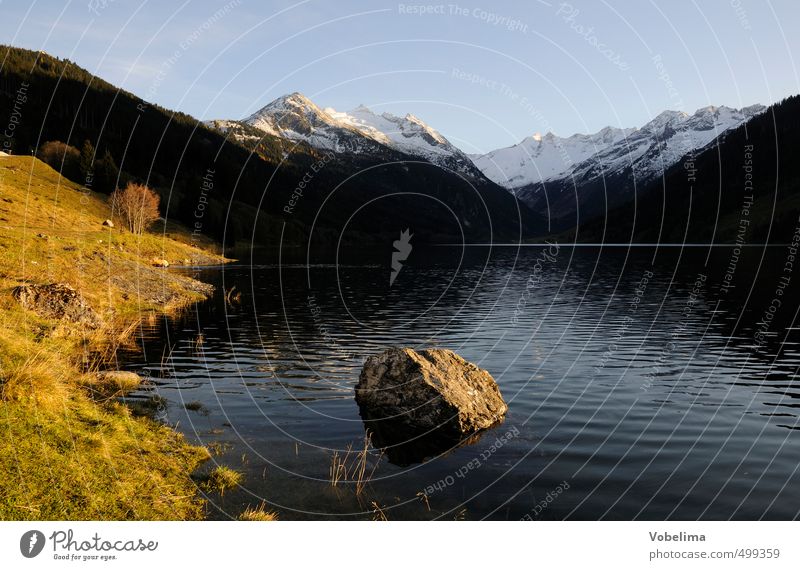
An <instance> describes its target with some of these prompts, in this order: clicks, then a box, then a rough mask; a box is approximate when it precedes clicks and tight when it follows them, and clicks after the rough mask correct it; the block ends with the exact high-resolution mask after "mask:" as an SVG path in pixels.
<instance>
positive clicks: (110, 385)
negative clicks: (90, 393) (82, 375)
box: [93, 370, 142, 397]
mask: <svg viewBox="0 0 800 570" xmlns="http://www.w3.org/2000/svg"><path fill="white" fill-rule="evenodd" d="M141 385H142V378H141V376H139V375H138V374H136V373H135V372H127V371H125V370H104V371H103V372H98V373H97V381H96V384H95V385H94V386H93V388H94V389H95V391H96V392H98V393H100V394H102V395H104V396H107V397H108V396H115V395H122V394H127V393H128V392H132V391H134V390H136V389H137V388H138V387H139V386H141Z"/></svg>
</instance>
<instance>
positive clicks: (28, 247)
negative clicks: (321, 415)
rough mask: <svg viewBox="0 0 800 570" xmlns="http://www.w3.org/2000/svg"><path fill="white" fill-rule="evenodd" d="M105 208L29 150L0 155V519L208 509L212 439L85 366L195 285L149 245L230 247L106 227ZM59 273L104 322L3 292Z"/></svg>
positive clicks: (167, 254) (194, 250) (55, 278)
mask: <svg viewBox="0 0 800 570" xmlns="http://www.w3.org/2000/svg"><path fill="white" fill-rule="evenodd" d="M110 216H111V214H110V210H109V206H108V202H107V198H106V197H105V196H102V195H99V194H95V193H92V192H86V191H83V190H82V189H81V188H80V187H79V186H77V185H76V184H73V183H72V182H69V181H67V180H66V179H63V178H61V177H60V175H59V174H58V173H57V172H55V171H54V170H52V169H51V168H50V167H49V166H47V165H45V164H44V163H42V162H40V161H38V160H37V159H34V158H32V157H24V156H22V157H3V158H0V519H106V520H114V519H197V518H202V517H203V515H204V503H203V502H202V501H201V500H200V498H199V497H198V493H197V487H196V484H195V483H194V481H193V480H192V479H191V477H190V474H191V473H192V471H194V470H195V469H196V468H197V467H198V466H199V465H200V464H201V463H202V462H203V461H205V460H206V459H208V458H209V453H208V451H207V450H206V449H204V448H201V447H196V446H193V445H189V444H188V443H187V442H186V441H184V439H183V437H182V436H181V435H179V434H178V433H176V432H174V431H173V430H171V429H169V428H167V427H165V426H162V425H160V424H157V423H155V422H153V421H151V420H149V419H147V418H143V417H135V416H134V415H133V414H132V413H131V411H130V409H129V408H127V407H125V406H123V405H121V404H119V403H117V401H116V399H115V398H113V395H114V393H116V392H117V391H121V392H124V391H125V390H128V389H130V388H131V386H127V385H126V386H101V385H99V384H98V383H97V380H96V377H95V376H94V374H93V372H94V370H95V369H96V367H97V365H98V363H99V362H102V361H103V360H104V359H108V358H110V357H112V356H113V354H114V352H115V351H116V349H117V348H118V347H119V346H120V345H121V344H123V343H125V342H126V340H127V338H128V337H129V336H130V334H131V333H132V332H133V331H134V330H135V327H136V325H137V324H138V321H139V319H140V318H147V316H148V315H150V316H152V315H153V314H155V313H156V312H160V311H164V310H169V309H172V308H175V307H179V306H181V305H184V304H187V303H190V302H192V301H194V300H198V299H200V298H202V296H203V293H202V288H201V287H198V284H197V282H195V281H193V280H192V279H190V278H188V277H186V276H181V275H178V274H175V273H174V272H167V271H164V270H161V269H158V270H157V269H154V268H152V267H151V260H152V258H154V257H159V258H166V259H168V260H169V261H170V262H171V263H184V262H185V261H189V262H192V263H199V264H203V263H221V262H223V261H224V259H223V258H222V257H221V256H219V255H216V254H214V253H209V251H208V248H209V245H210V244H209V243H208V242H207V241H206V242H204V243H200V244H196V245H199V246H200V247H197V246H196V245H193V244H192V243H191V239H192V238H191V235H190V234H189V233H188V232H186V231H185V230H182V229H180V228H179V227H177V226H174V225H171V224H168V226H167V228H166V232H165V233H160V234H157V233H152V232H151V233H146V234H144V235H141V236H137V235H133V234H131V233H130V232H127V231H126V230H123V229H120V228H119V227H117V228H107V227H104V226H103V225H102V222H103V220H105V219H107V218H110ZM162 230H163V228H162ZM53 282H59V283H67V284H69V285H71V286H72V287H74V288H75V289H76V290H78V291H79V292H80V293H81V295H82V296H83V297H84V298H85V299H86V301H87V303H88V304H89V305H90V306H91V307H92V308H93V309H94V310H95V311H96V312H97V314H98V315H99V316H100V318H101V319H102V320H103V323H104V326H103V327H102V328H100V329H96V330H90V329H87V328H85V327H82V326H79V325H75V324H73V323H69V322H64V321H55V320H52V319H46V318H42V317H39V316H37V315H36V314H35V313H34V312H33V311H29V310H25V309H23V308H22V307H21V306H20V305H19V304H18V303H17V302H16V301H15V300H14V299H13V298H12V297H11V290H12V289H13V287H15V286H17V285H19V284H22V283H53ZM102 388H105V389H106V391H105V392H104V391H103V390H102ZM108 390H111V393H110V394H109V393H108ZM97 393H105V394H106V395H107V396H108V397H107V399H106V400H105V401H103V402H100V401H98V400H97V398H93V397H94V396H96V394H97Z"/></svg>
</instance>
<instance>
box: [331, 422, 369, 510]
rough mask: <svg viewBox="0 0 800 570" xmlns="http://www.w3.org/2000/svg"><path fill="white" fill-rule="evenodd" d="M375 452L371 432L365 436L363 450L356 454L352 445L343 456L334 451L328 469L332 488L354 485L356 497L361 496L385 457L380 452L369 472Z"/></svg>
mask: <svg viewBox="0 0 800 570" xmlns="http://www.w3.org/2000/svg"><path fill="white" fill-rule="evenodd" d="M373 452H374V450H373V448H372V438H371V437H370V434H369V432H367V433H366V434H365V435H364V441H363V444H362V446H361V449H360V450H359V451H358V452H356V453H355V454H354V452H353V446H352V445H348V446H347V449H346V450H345V452H344V453H343V454H340V453H339V452H338V451H334V452H333V454H332V455H331V464H330V467H329V469H328V480H329V482H330V484H331V486H332V487H337V486H338V485H339V484H340V483H342V482H349V483H353V487H354V490H355V494H356V496H360V495H361V493H362V492H363V491H364V489H365V488H366V486H367V484H368V483H369V482H370V481H371V480H372V477H373V476H374V475H375V470H376V469H377V468H378V465H379V464H380V462H381V458H382V457H383V452H382V451H381V452H379V453H378V457H377V459H376V460H375V462H374V463H373V465H372V469H369V470H368V463H369V458H370V457H371V456H372V455H373Z"/></svg>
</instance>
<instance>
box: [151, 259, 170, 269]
mask: <svg viewBox="0 0 800 570" xmlns="http://www.w3.org/2000/svg"><path fill="white" fill-rule="evenodd" d="M152 263H153V267H169V261H167V260H166V259H160V258H158V257H154V258H153V261H152Z"/></svg>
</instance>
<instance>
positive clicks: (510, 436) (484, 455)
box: [125, 247, 800, 520]
mask: <svg viewBox="0 0 800 570" xmlns="http://www.w3.org/2000/svg"><path fill="white" fill-rule="evenodd" d="M786 255H787V250H786V248H771V249H769V250H763V249H757V248H753V249H748V250H746V251H745V252H743V254H742V256H741V258H740V259H739V260H738V261H737V262H732V259H733V252H732V250H730V249H724V248H719V249H713V250H708V249H707V248H705V249H704V248H692V249H689V250H680V249H668V250H661V251H658V252H655V250H653V249H648V248H637V249H634V250H631V251H628V250H625V249H613V250H607V251H606V252H604V253H602V255H601V254H600V252H599V250H598V249H593V248H582V249H570V248H565V247H562V248H550V249H549V250H548V249H547V248H544V249H542V248H525V249H522V250H521V251H517V250H516V249H501V250H497V249H495V250H494V251H490V250H489V249H488V248H475V249H471V250H469V252H468V253H463V252H462V250H461V249H457V248H452V249H444V248H439V249H434V250H427V251H422V250H421V248H418V249H416V250H414V251H413V252H412V254H411V256H410V257H409V259H408V261H407V262H406V263H405V264H404V267H403V269H402V270H401V271H400V273H399V274H398V276H397V279H396V281H395V282H394V284H393V285H392V286H391V287H390V286H389V274H390V257H391V249H388V250H387V251H381V252H369V253H365V252H342V253H340V257H339V259H338V265H336V262H337V260H336V258H335V257H333V256H328V257H324V256H321V257H320V258H314V259H312V260H311V262H312V263H311V264H310V265H308V264H306V263H305V260H294V259H293V260H292V262H289V261H287V260H286V259H283V260H282V263H281V264H280V265H279V264H259V263H258V261H257V260H255V261H254V260H251V259H246V260H244V261H243V262H240V263H239V264H236V265H233V266H227V267H224V268H218V269H207V270H203V271H202V272H200V273H199V278H201V279H203V280H206V281H209V282H212V283H214V284H215V285H216V286H217V295H216V296H215V297H214V298H213V299H211V300H210V301H208V302H204V303H200V304H198V305H197V306H195V307H193V308H192V309H191V310H190V311H188V312H186V313H185V314H184V315H182V316H180V317H177V318H174V319H159V320H156V321H155V322H154V323H152V324H151V325H149V326H146V327H144V328H143V329H142V331H141V337H140V339H139V342H140V345H141V347H140V350H139V351H137V352H132V353H131V354H128V355H126V357H125V358H126V363H127V364H126V365H127V367H128V368H130V369H134V370H138V371H140V372H143V373H145V374H148V375H150V377H151V378H152V379H153V382H154V383H153V385H152V387H151V388H150V389H148V390H145V391H141V392H138V393H136V394H134V395H133V396H132V397H131V400H133V401H134V402H136V401H140V400H142V399H146V398H151V397H152V396H153V395H158V396H160V397H163V398H165V399H166V401H167V405H166V408H165V409H162V410H161V415H162V417H163V419H164V420H165V421H167V422H169V423H171V424H174V425H177V426H178V429H180V430H181V431H183V432H184V433H186V434H187V436H188V437H189V438H190V439H191V440H193V441H200V442H203V443H205V444H209V443H212V442H214V443H213V444H214V445H215V446H216V448H217V449H218V451H219V453H218V454H217V455H216V456H215V458H214V461H219V462H221V463H225V464H227V465H231V466H233V467H235V468H237V469H240V470H242V471H244V472H245V474H246V479H245V482H244V487H243V488H242V489H241V490H237V491H233V492H231V491H229V492H226V493H225V495H224V496H223V497H219V496H213V497H211V500H212V505H213V506H212V507H211V510H210V513H209V516H210V517H211V518H227V517H235V516H236V515H237V513H239V512H240V511H241V510H242V509H243V508H244V507H245V506H247V505H258V504H259V503H260V502H261V500H264V501H266V502H267V503H268V505H269V507H270V508H272V509H276V510H278V511H279V512H280V516H281V518H282V519H301V518H302V519H308V518H311V519H326V518H330V517H339V518H366V519H370V518H373V517H376V516H378V515H376V513H375V511H376V507H379V508H380V510H381V511H382V512H383V514H384V515H385V516H386V517H387V518H389V519H392V520H396V519H428V518H442V519H454V518H455V519H460V518H465V519H484V518H488V519H520V518H523V517H526V516H529V517H530V518H534V519H592V520H594V519H637V518H641V519H698V518H702V519H728V518H735V519H758V518H769V519H793V518H797V517H798V512H799V511H800V500H799V499H800V493H798V485H800V474H799V473H798V468H799V467H800V431H798V427H800V424H799V423H798V415H797V413H798V410H800V383H798V381H797V380H796V377H795V374H796V371H797V367H798V365H800V345H798V342H800V334H799V333H800V330H795V329H793V328H792V327H793V326H795V325H794V324H793V323H794V319H795V317H796V315H797V308H798V304H797V301H796V297H797V295H796V294H795V292H794V289H798V287H795V283H794V281H797V282H800V275H794V276H792V274H791V271H790V270H788V269H786V270H785V269H784V262H785V260H786ZM295 262H296V263H295ZM792 271H793V269H792ZM798 271H800V269H798ZM782 275H786V276H789V277H790V282H789V284H788V286H787V287H785V288H783V289H781V288H780V283H781V282H780V277H781V276H782ZM725 283H730V284H732V285H733V286H734V287H730V288H727V289H725V288H723V287H722V285H723V284H725ZM234 285H235V286H236V290H237V291H240V292H241V301H240V302H239V303H233V304H230V303H226V301H225V298H224V291H225V290H226V289H229V288H230V287H232V286H234ZM778 290H780V292H778ZM775 300H777V303H776V302H775ZM777 304H779V306H776V305H777ZM770 306H772V307H773V309H772V311H771V312H770ZM765 315H767V319H766V320H763V319H764V316H765ZM759 321H761V325H759ZM764 323H766V325H765V324H764ZM798 326H800V325H798ZM759 327H760V328H759ZM201 335H202V336H201ZM390 345H405V346H412V347H429V346H437V347H446V348H450V349H453V350H455V351H457V352H459V353H460V354H461V355H463V356H464V357H465V358H467V359H469V360H472V361H474V362H476V363H478V364H479V365H480V366H481V367H483V368H486V369H487V370H489V371H490V372H491V373H492V375H493V376H494V377H495V379H496V380H497V382H498V384H499V385H500V389H501V391H502V393H503V396H504V398H505V399H506V401H507V402H508V404H509V413H508V416H507V417H506V419H505V422H504V423H503V424H501V425H500V426H498V427H496V428H494V429H492V430H489V431H488V432H485V433H484V434H483V435H482V437H481V438H480V440H479V441H477V442H476V443H472V444H470V445H465V446H463V447H460V448H457V449H453V450H451V451H449V452H447V453H443V454H442V455H440V456H438V457H433V458H430V459H429V460H427V461H425V462H422V463H415V464H411V465H398V464H395V463H392V461H390V460H389V457H387V456H385V455H384V456H383V457H379V454H378V453H377V452H374V453H371V454H370V456H369V460H368V466H367V471H368V472H372V479H371V482H370V483H369V484H368V485H367V487H366V488H365V489H364V490H363V491H362V492H361V494H359V495H357V494H356V492H355V489H354V485H353V484H352V483H348V482H343V483H340V484H339V485H338V486H336V487H333V486H331V484H330V482H329V469H330V465H331V458H332V454H333V452H334V451H337V450H338V452H339V453H342V452H343V451H344V450H345V449H346V448H347V447H348V446H349V445H351V446H353V447H355V448H358V447H359V446H361V445H362V444H363V440H364V425H363V423H362V421H361V418H360V416H359V412H358V408H357V406H356V404H355V402H354V399H353V394H354V393H353V387H354V385H355V383H356V381H357V379H358V374H359V371H360V369H361V363H362V361H363V358H364V357H365V356H367V355H370V354H374V353H377V352H379V351H380V350H382V349H383V348H384V347H387V346H390ZM187 403H190V405H189V408H191V409H186V407H185V405H186V404H187ZM351 457H352V456H351ZM373 470H374V472H373ZM564 482H566V484H564ZM567 487H568V488H567ZM559 490H561V492H559ZM420 493H426V494H427V497H423V496H422V495H420ZM548 493H549V494H550V499H549V500H548Z"/></svg>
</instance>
